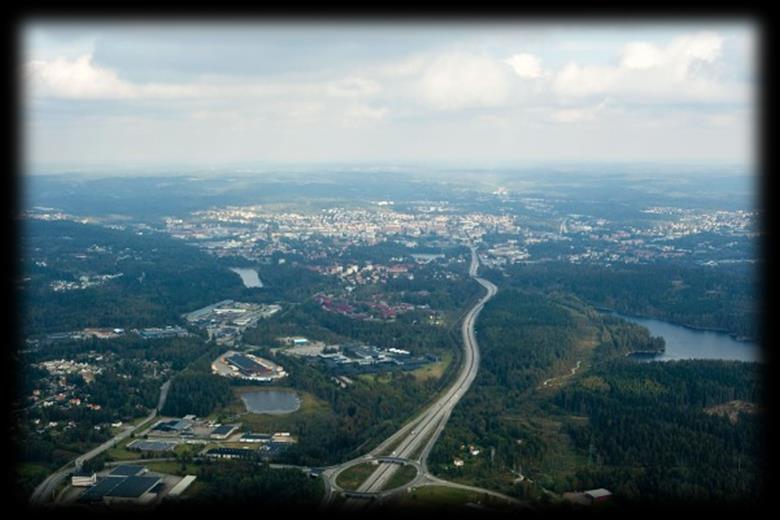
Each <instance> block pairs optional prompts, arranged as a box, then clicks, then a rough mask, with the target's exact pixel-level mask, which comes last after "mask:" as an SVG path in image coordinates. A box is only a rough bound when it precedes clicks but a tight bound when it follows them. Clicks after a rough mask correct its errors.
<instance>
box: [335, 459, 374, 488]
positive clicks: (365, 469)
mask: <svg viewBox="0 0 780 520" xmlns="http://www.w3.org/2000/svg"><path fill="white" fill-rule="evenodd" d="M378 467H379V466H376V465H374V464H371V463H370V462H365V463H363V464H357V465H355V466H352V467H351V468H349V469H346V470H344V471H342V472H341V473H339V476H338V478H337V479H336V484H338V485H339V486H341V487H342V488H343V489H347V490H350V491H354V490H356V489H357V488H359V487H360V484H362V483H363V482H364V481H365V480H366V479H367V478H368V476H369V475H371V474H372V473H373V472H374V471H376V469H377V468H378Z"/></svg>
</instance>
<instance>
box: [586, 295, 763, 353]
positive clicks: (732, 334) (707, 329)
mask: <svg viewBox="0 0 780 520" xmlns="http://www.w3.org/2000/svg"><path fill="white" fill-rule="evenodd" d="M588 305H590V306H591V307H593V308H594V309H596V310H597V311H599V312H609V313H613V314H618V315H620V316H627V317H629V318H636V319H640V320H657V321H665V322H667V323H670V324H672V325H676V326H678V327H684V328H686V329H689V330H695V331H699V332H715V333H718V334H726V335H728V336H730V337H731V338H732V339H733V340H734V341H738V342H740V343H756V344H758V341H757V340H756V339H755V338H751V337H747V336H739V335H737V333H735V332H730V331H729V330H727V329H716V328H712V327H697V326H695V325H688V324H686V323H678V322H676V321H672V320H671V319H666V318H659V317H656V316H646V315H642V314H638V313H637V314H634V313H631V314H627V313H623V312H621V311H618V310H616V309H610V308H609V307H603V306H601V305H594V304H592V303H588Z"/></svg>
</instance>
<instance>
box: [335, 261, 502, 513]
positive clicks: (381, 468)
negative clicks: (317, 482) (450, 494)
mask: <svg viewBox="0 0 780 520" xmlns="http://www.w3.org/2000/svg"><path fill="white" fill-rule="evenodd" d="M478 267H479V258H478V256H477V252H476V249H475V248H473V247H472V248H471V265H470V267H469V275H470V276H471V277H472V278H474V280H476V281H477V282H478V283H479V284H480V285H482V287H484V288H485V289H486V291H487V293H486V294H485V295H484V296H483V297H482V298H480V300H479V301H478V302H477V303H476V304H475V305H474V306H473V307H472V308H471V309H469V311H468V312H467V313H466V316H465V317H464V319H463V324H462V329H461V330H462V334H463V346H464V355H463V366H462V368H461V371H460V373H459V374H458V377H457V379H456V380H455V382H454V383H453V384H452V386H451V387H450V388H449V389H448V390H447V391H446V392H445V393H444V394H442V396H441V397H439V399H437V400H436V402H434V403H433V404H432V405H430V406H429V407H428V408H426V409H425V410H424V411H423V412H422V413H421V414H420V415H418V416H417V417H416V418H414V419H413V420H412V421H410V422H409V423H407V424H406V425H405V426H404V427H403V428H401V429H400V430H398V431H397V432H396V433H395V434H393V435H392V436H391V437H390V438H388V439H387V440H385V441H384V442H383V443H382V444H380V445H379V446H378V447H377V448H375V449H374V450H372V452H371V453H369V454H368V455H366V456H364V457H362V458H360V459H353V460H352V461H349V462H347V463H345V464H342V465H340V466H338V467H337V468H335V469H330V470H329V471H327V472H325V478H326V482H327V485H328V491H329V494H330V493H331V490H332V488H334V487H336V488H338V486H334V485H335V480H336V476H337V475H338V473H339V472H340V471H342V470H344V469H345V468H346V467H350V466H353V465H354V464H355V463H357V462H358V461H360V460H363V461H367V460H372V459H375V457H376V456H377V455H379V454H381V452H382V451H384V450H385V449H387V447H388V446H390V445H392V444H395V443H397V446H396V448H395V450H394V451H393V453H392V456H393V457H395V458H397V459H403V460H406V461H408V463H410V464H412V465H415V466H417V467H420V468H422V471H419V472H418V475H417V477H416V478H415V479H414V480H413V482H412V485H419V484H422V483H423V482H425V481H428V482H433V481H434V478H433V477H432V476H431V475H429V474H428V469H427V465H426V459H427V458H428V454H429V453H430V451H431V449H432V448H433V446H434V444H435V443H436V441H437V439H438V438H439V435H440V434H441V432H442V430H443V429H444V426H445V425H446V423H447V420H448V419H449V416H450V414H451V413H452V410H453V408H455V405H456V404H457V403H458V401H460V399H461V398H462V397H463V395H464V394H465V393H466V392H467V391H468V389H469V387H470V386H471V384H472V382H473V381H474V378H475V377H476V375H477V370H478V368H479V345H478V344H477V338H476V333H475V331H474V323H475V322H476V319H477V316H478V315H479V313H480V311H481V310H482V308H483V307H484V306H485V303H486V302H487V301H488V300H490V299H491V298H492V297H493V296H494V295H495V294H496V292H497V291H498V288H497V287H496V286H495V285H494V284H492V283H491V282H489V281H487V280H485V279H484V278H479V277H478V276H477V269H478ZM399 439H400V441H399ZM400 467H401V464H398V463H392V462H381V461H379V462H378V467H377V469H376V470H375V471H374V472H373V473H372V474H371V475H370V476H369V477H368V478H367V479H366V480H365V481H364V482H363V484H362V485H361V486H360V487H359V488H358V489H357V492H358V493H359V494H365V495H364V496H372V495H374V494H377V493H379V492H381V491H382V490H383V488H384V487H385V486H386V485H387V482H388V481H389V480H390V479H391V478H392V476H393V475H394V474H395V472H396V471H397V470H398V469H399V468H400ZM435 481H436V482H437V483H438V484H443V485H446V482H445V481H441V480H439V479H435ZM365 504H366V502H365V500H364V499H361V498H356V497H349V498H348V499H347V501H346V502H345V504H344V507H345V508H347V509H353V508H357V507H360V506H361V505H365Z"/></svg>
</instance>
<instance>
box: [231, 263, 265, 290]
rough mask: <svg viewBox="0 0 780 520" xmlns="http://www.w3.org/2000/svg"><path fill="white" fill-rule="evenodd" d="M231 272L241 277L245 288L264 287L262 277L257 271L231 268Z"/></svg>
mask: <svg viewBox="0 0 780 520" xmlns="http://www.w3.org/2000/svg"><path fill="white" fill-rule="evenodd" d="M230 270H231V271H233V272H234V273H236V274H237V275H238V276H240V277H241V281H242V282H244V287H262V286H263V282H262V281H260V277H259V276H258V275H257V271H255V270H254V269H248V268H245V267H231V268H230Z"/></svg>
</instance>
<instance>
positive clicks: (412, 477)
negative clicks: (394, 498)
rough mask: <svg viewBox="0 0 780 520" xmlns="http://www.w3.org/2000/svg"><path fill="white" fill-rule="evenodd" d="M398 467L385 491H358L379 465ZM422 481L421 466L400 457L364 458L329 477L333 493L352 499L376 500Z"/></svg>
mask: <svg viewBox="0 0 780 520" xmlns="http://www.w3.org/2000/svg"><path fill="white" fill-rule="evenodd" d="M384 464H388V465H390V464H392V465H396V466H400V468H399V469H398V471H397V473H396V478H395V479H393V480H391V481H388V482H387V489H380V490H378V491H371V492H367V491H358V488H359V487H360V485H361V484H362V483H363V482H364V481H365V479H366V477H367V476H368V475H370V474H371V473H373V472H374V471H376V470H377V469H378V468H379V466H380V465H384ZM423 479H424V470H423V467H422V464H420V463H419V462H417V461H415V460H410V459H405V458H401V457H379V456H377V457H374V456H366V457H362V458H359V459H355V460H352V461H349V462H347V463H346V464H344V465H343V466H340V467H339V468H338V469H337V471H335V472H334V473H333V474H332V475H331V483H332V484H331V486H332V489H333V491H334V492H337V493H341V494H342V495H344V496H347V497H353V498H376V497H380V496H386V495H391V494H395V493H396V492H399V491H403V490H404V489H406V488H407V487H408V486H409V485H413V484H414V483H416V482H418V481H420V480H423Z"/></svg>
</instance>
